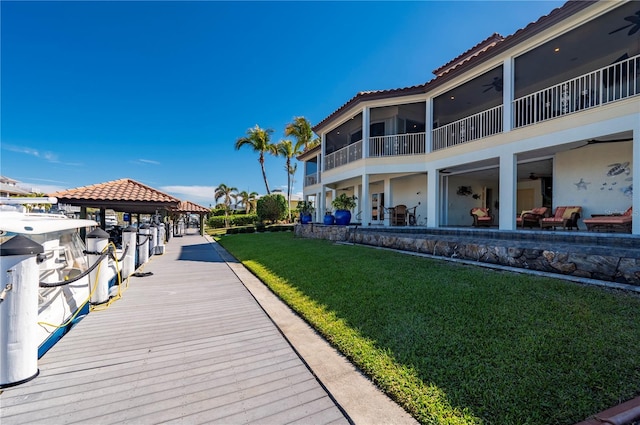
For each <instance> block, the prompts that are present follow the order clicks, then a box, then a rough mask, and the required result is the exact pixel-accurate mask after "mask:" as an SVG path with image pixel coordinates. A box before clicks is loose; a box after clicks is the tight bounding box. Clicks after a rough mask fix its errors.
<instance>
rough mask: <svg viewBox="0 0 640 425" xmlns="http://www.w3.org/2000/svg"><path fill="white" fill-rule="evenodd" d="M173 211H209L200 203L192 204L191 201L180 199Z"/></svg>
mask: <svg viewBox="0 0 640 425" xmlns="http://www.w3.org/2000/svg"><path fill="white" fill-rule="evenodd" d="M174 211H176V212H188V213H209V212H210V210H209V208H205V207H203V206H201V205H198V204H194V203H193V202H191V201H180V203H179V204H178V208H176V209H175V210H174Z"/></svg>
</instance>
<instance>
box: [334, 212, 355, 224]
mask: <svg viewBox="0 0 640 425" xmlns="http://www.w3.org/2000/svg"><path fill="white" fill-rule="evenodd" d="M335 217H336V224H339V225H342V226H345V225H347V224H349V223H351V211H347V210H337V211H336V213H335Z"/></svg>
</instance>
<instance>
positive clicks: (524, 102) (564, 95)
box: [324, 55, 640, 171]
mask: <svg viewBox="0 0 640 425" xmlns="http://www.w3.org/2000/svg"><path fill="white" fill-rule="evenodd" d="M639 94H640V55H636V56H634V57H631V58H628V59H623V60H620V61H617V62H616V63H614V64H612V65H608V66H605V67H602V68H599V69H597V70H595V71H592V72H588V73H586V74H583V75H580V76H578V77H575V78H572V79H569V80H566V81H562V82H561V83H558V84H554V85H552V86H550V87H546V88H544V89H542V90H538V91H536V92H534V93H530V94H527V95H525V96H521V97H519V98H517V99H515V100H513V101H512V102H511V103H510V104H509V105H507V106H508V107H509V108H510V114H511V116H512V127H513V128H514V129H516V128H520V127H524V126H530V125H535V124H538V123H542V122H545V121H548V120H551V119H556V118H561V117H564V116H567V115H570V114H575V113H579V112H581V111H584V110H588V109H592V108H597V107H600V106H603V105H606V104H609V103H611V102H616V101H619V100H623V99H626V98H629V97H632V96H637V95H639ZM504 108H505V106H504V105H499V106H495V107H492V108H489V109H487V110H484V111H481V112H478V113H475V114H473V115H470V116H467V117H464V118H462V119H459V120H456V121H454V122H450V123H447V124H445V125H442V126H439V127H436V128H434V129H433V130H431V138H430V139H431V140H430V141H429V140H428V139H427V137H426V134H427V133H426V132H417V133H403V134H390V135H384V136H371V137H369V138H368V141H367V146H368V154H367V155H366V157H367V158H380V157H392V156H406V155H423V154H425V153H426V152H430V151H436V150H440V149H447V148H450V147H453V146H457V145H460V144H464V143H470V142H473V141H475V140H479V139H483V138H486V137H489V136H493V135H496V134H499V133H502V132H503V131H504V118H503V117H504ZM429 143H430V146H428V144H429ZM362 146H363V140H358V141H357V142H355V143H352V144H350V145H348V146H345V147H342V148H340V149H338V150H336V151H335V152H332V153H330V154H327V155H325V156H324V170H325V171H327V170H331V169H334V168H336V167H340V166H343V165H346V164H349V163H351V162H354V161H357V160H359V159H362V158H364V157H365V156H363V149H362Z"/></svg>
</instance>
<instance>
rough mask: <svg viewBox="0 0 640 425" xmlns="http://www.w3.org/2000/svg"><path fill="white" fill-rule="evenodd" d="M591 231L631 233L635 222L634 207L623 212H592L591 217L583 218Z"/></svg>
mask: <svg viewBox="0 0 640 425" xmlns="http://www.w3.org/2000/svg"><path fill="white" fill-rule="evenodd" d="M582 221H583V222H584V224H586V225H587V230H589V231H594V230H596V231H599V230H604V231H618V230H619V231H621V232H626V233H631V225H632V224H633V207H629V208H628V209H627V210H626V211H625V212H624V213H622V214H592V215H591V218H585V219H584V220H582Z"/></svg>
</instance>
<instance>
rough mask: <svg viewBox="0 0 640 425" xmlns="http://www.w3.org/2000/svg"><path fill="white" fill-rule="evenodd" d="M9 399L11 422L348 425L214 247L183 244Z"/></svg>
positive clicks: (48, 357)
mask: <svg viewBox="0 0 640 425" xmlns="http://www.w3.org/2000/svg"><path fill="white" fill-rule="evenodd" d="M142 271H143V272H151V273H153V275H149V276H146V277H131V278H130V283H129V288H128V289H127V290H126V292H125V293H124V295H123V298H122V299H120V300H118V301H117V302H115V303H114V304H113V305H112V306H111V307H109V308H108V309H107V310H105V311H93V312H91V313H90V314H89V315H88V316H87V317H86V318H85V319H83V320H82V321H81V322H80V323H79V324H78V325H77V326H76V327H75V328H74V329H72V330H71V332H70V333H69V334H68V335H66V336H65V337H64V338H63V339H62V340H61V341H60V342H59V343H58V344H56V345H55V346H54V347H53V348H52V349H51V350H50V351H49V352H48V353H47V354H45V356H44V357H43V358H42V359H40V362H39V368H40V375H39V376H38V377H37V378H35V379H34V380H32V381H30V382H28V383H25V384H22V385H19V386H16V387H13V388H8V389H6V390H5V391H4V393H2V395H0V423H2V424H3V425H10V424H36V423H46V424H67V423H85V424H86V423H91V424H109V423H118V424H123V423H130V424H131V423H135V424H152V423H153V424H155V423H187V424H199V423H223V424H247V423H260V424H283V423H305V424H329V423H331V424H334V423H335V424H338V423H349V422H351V420H350V419H349V418H348V417H346V416H345V413H344V412H343V410H342V409H341V408H340V407H339V406H338V405H337V403H336V402H335V401H334V400H333V398H332V397H331V396H330V395H329V394H328V393H327V391H326V390H325V388H324V387H323V386H322V385H321V384H320V382H319V381H318V380H317V379H316V378H315V376H314V375H313V373H312V372H311V371H310V370H309V369H308V367H307V366H306V364H305V363H304V362H303V361H302V360H301V359H300V357H299V356H298V355H297V353H296V351H295V350H294V349H293V348H292V347H291V345H290V344H289V343H288V342H287V340H286V339H285V338H284V336H283V335H282V334H281V332H280V331H279V329H278V328H277V327H276V326H275V324H274V323H273V322H272V321H271V319H270V318H269V317H268V316H267V314H266V313H265V312H264V311H263V309H262V308H261V307H260V305H259V304H258V303H257V302H256V300H255V299H254V298H253V296H252V295H251V294H250V293H249V291H248V290H247V289H246V288H245V286H243V284H242V282H241V281H240V280H239V278H238V277H237V276H236V274H234V272H233V271H232V269H231V268H230V267H229V266H228V265H227V264H226V263H225V262H224V261H223V260H222V258H221V257H220V255H219V254H218V252H217V251H216V250H215V249H214V248H213V247H212V245H211V244H209V243H208V241H207V240H206V239H205V238H203V237H201V236H198V235H188V236H184V237H179V238H173V239H171V241H170V242H169V244H168V245H167V247H166V252H165V254H164V255H162V256H154V257H152V259H151V261H150V262H149V263H147V265H146V266H145V267H144V269H143V270H142Z"/></svg>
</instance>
